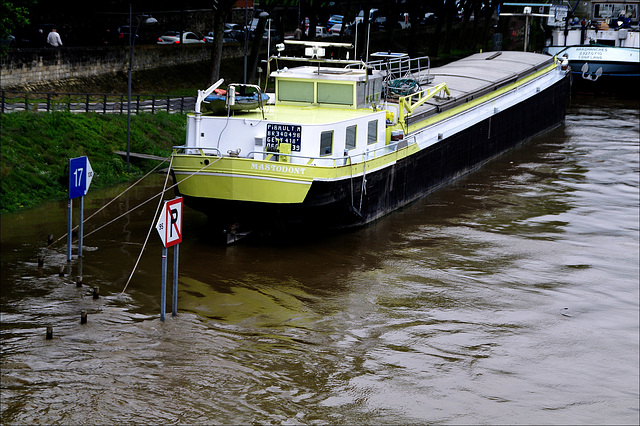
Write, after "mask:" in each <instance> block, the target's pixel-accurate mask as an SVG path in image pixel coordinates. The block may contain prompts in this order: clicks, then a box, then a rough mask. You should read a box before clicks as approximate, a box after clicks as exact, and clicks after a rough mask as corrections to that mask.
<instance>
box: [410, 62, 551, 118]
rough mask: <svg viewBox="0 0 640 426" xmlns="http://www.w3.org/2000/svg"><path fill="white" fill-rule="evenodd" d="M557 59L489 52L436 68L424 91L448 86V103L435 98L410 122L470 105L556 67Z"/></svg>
mask: <svg viewBox="0 0 640 426" xmlns="http://www.w3.org/2000/svg"><path fill="white" fill-rule="evenodd" d="M553 60H554V59H553V57H550V56H548V55H542V54H532V53H524V52H486V53H477V54H475V55H472V56H469V57H468V58H465V59H461V60H459V61H456V62H453V63H451V64H447V65H444V66H441V67H438V68H432V69H431V70H430V71H429V73H430V74H431V76H432V77H433V81H432V82H431V83H430V84H428V85H423V86H422V89H427V88H429V87H434V86H437V85H438V84H441V83H446V84H447V88H448V89H449V91H450V92H451V97H449V98H448V99H446V98H440V97H435V98H432V99H430V100H428V101H427V102H425V103H424V104H423V105H421V106H419V107H418V108H417V109H416V111H415V112H414V114H413V115H412V116H411V117H410V122H416V121H420V120H422V119H424V118H426V117H428V116H431V115H433V114H436V113H438V112H442V111H444V110H447V109H449V108H453V107H454V106H457V105H460V104H462V103H465V102H469V101H470V100H472V99H475V98H477V97H479V96H482V95H484V94H486V93H489V92H492V91H494V90H496V89H499V88H500V87H503V86H505V85H507V84H510V83H513V82H515V81H517V80H519V79H521V78H523V77H526V76H527V75H529V74H532V73H534V72H536V71H538V70H540V69H543V68H545V67H547V66H549V65H550V64H552V63H553Z"/></svg>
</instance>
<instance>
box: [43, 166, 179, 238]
mask: <svg viewBox="0 0 640 426" xmlns="http://www.w3.org/2000/svg"><path fill="white" fill-rule="evenodd" d="M170 158H171V157H167V158H165V159H164V160H162V162H161V163H160V164H158V165H157V166H155V167H154V168H153V169H151V170H150V171H149V172H148V173H147V174H145V175H144V176H142V177H141V178H140V179H138V180H137V181H136V182H134V183H133V184H131V185H130V186H129V187H128V188H127V189H125V190H124V191H122V192H121V193H120V194H118V195H116V196H115V197H114V198H113V199H112V200H111V201H109V202H108V203H107V204H105V205H104V206H102V207H101V208H99V209H98V210H97V211H95V212H94V213H93V214H92V215H91V216H89V217H87V218H86V219H84V220H83V221H82V223H83V224H84V223H85V222H87V221H88V220H89V219H91V218H92V217H94V216H95V215H97V214H98V213H100V212H101V211H102V210H104V209H105V208H107V207H108V206H109V205H110V204H111V203H113V202H114V201H115V200H117V199H118V198H120V197H121V196H122V195H124V194H126V193H127V192H128V191H129V190H130V189H131V188H133V187H134V186H136V185H137V184H139V183H140V182H142V181H143V180H144V179H146V178H147V176H149V175H150V174H151V173H153V172H155V171H156V169H157V168H158V167H160V166H161V165H163V164H164V163H166V162H167V160H168V159H170ZM153 198H155V197H153ZM138 207H139V206H138ZM136 208H137V207H136ZM132 210H133V209H132ZM129 211H131V210H129ZM127 213H128V212H127ZM127 213H125V214H127ZM116 219H118V218H116ZM111 222H113V221H111ZM111 222H109V223H111ZM109 223H107V224H105V225H103V226H101V227H100V228H98V229H102V228H104V227H105V226H106V225H108V224H109ZM79 227H80V225H76V226H75V227H74V228H72V229H71V231H72V232H73V231H75V230H76V229H78V228H79ZM98 229H94V230H93V231H91V232H89V233H88V234H86V235H85V237H87V236H89V235H91V234H93V233H94V232H96V231H97V230H98ZM67 234H68V233H67V232H65V233H64V235H62V236H61V237H60V238H58V239H57V240H55V241H54V242H52V243H51V244H49V245H48V246H47V248H50V247H51V246H52V245H54V244H55V243H57V242H58V241H60V240H62V239H63V238H65V237H66V236H67Z"/></svg>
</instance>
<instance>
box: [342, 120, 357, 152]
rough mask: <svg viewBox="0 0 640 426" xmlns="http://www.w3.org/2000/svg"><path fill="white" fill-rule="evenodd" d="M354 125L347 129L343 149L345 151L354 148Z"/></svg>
mask: <svg viewBox="0 0 640 426" xmlns="http://www.w3.org/2000/svg"><path fill="white" fill-rule="evenodd" d="M356 127H357V126H356V125H355V124H354V125H353V126H348V127H347V135H346V137H345V141H344V148H345V149H346V150H350V149H354V148H355V147H356Z"/></svg>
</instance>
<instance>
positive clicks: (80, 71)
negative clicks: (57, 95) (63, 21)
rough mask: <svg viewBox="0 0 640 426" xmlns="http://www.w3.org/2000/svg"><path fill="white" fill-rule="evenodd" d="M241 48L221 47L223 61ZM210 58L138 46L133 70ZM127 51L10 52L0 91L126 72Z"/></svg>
mask: <svg viewBox="0 0 640 426" xmlns="http://www.w3.org/2000/svg"><path fill="white" fill-rule="evenodd" d="M243 54H244V45H243V44H241V43H229V44H225V46H224V49H223V57H224V58H232V57H242V56H243ZM210 57H211V45H205V44H194V45H179V46H172V45H140V46H136V47H135V52H134V58H133V68H134V70H144V69H153V68H158V67H160V66H170V65H178V64H186V63H195V62H201V61H205V60H207V59H209V58H210ZM128 65H129V48H128V47H127V46H109V47H88V48H81V47H77V48H74V47H71V48H66V47H63V48H60V49H13V50H11V51H9V53H8V55H7V56H5V57H3V58H2V59H1V60H0V88H2V89H5V90H6V89H10V88H11V87H16V86H27V85H30V84H38V83H43V82H47V81H56V80H65V79H71V78H82V77H93V76H99V75H103V74H110V73H117V72H127V67H128Z"/></svg>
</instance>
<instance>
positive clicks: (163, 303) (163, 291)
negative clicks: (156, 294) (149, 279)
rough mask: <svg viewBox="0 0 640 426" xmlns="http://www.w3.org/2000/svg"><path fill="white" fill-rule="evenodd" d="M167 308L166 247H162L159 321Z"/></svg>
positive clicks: (162, 318)
mask: <svg viewBox="0 0 640 426" xmlns="http://www.w3.org/2000/svg"><path fill="white" fill-rule="evenodd" d="M166 309H167V248H166V247H164V246H163V247H162V283H161V285H160V321H164V315H165V311H166Z"/></svg>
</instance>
